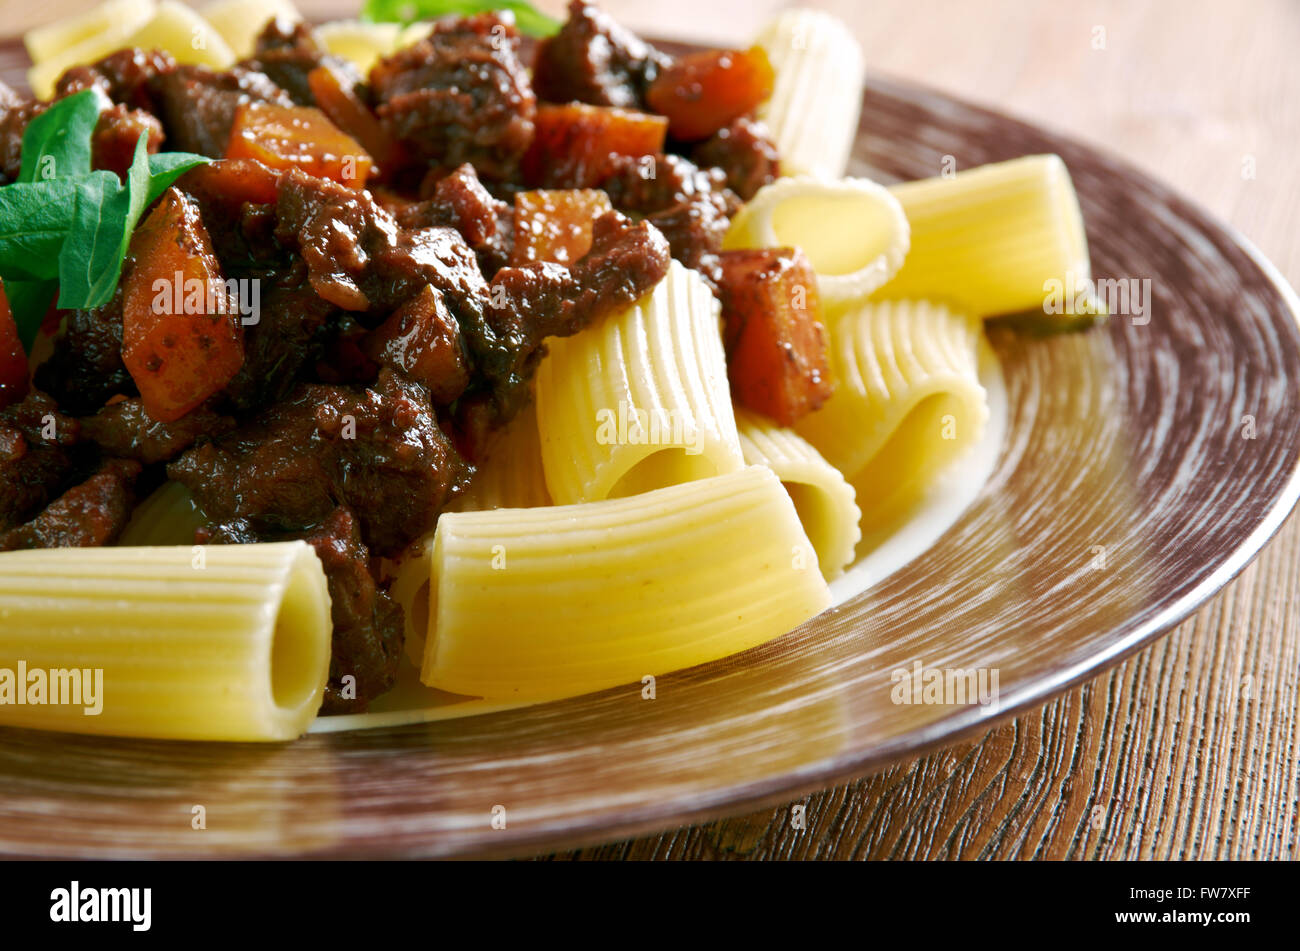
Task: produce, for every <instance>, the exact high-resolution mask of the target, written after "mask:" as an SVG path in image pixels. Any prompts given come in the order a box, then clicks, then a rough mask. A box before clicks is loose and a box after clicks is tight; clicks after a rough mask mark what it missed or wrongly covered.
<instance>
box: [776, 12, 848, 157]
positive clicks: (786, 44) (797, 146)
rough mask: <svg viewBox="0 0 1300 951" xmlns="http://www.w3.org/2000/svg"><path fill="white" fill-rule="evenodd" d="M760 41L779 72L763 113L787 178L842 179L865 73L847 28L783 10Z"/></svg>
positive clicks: (815, 15)
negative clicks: (797, 176)
mask: <svg viewBox="0 0 1300 951" xmlns="http://www.w3.org/2000/svg"><path fill="white" fill-rule="evenodd" d="M755 42H756V43H757V44H758V45H759V46H761V47H762V48H763V50H764V51H765V52H766V53H767V57H768V59H769V60H771V61H772V66H773V68H774V69H775V71H776V82H775V84H774V86H773V89H772V97H771V98H770V99H769V100H768V101H767V102H765V103H764V104H763V105H761V106H760V107H759V109H758V116H759V118H760V119H762V120H763V121H764V122H766V123H767V126H768V128H769V129H770V130H771V132H772V136H773V138H774V139H775V140H776V147H777V151H778V152H779V153H780V156H781V171H782V173H783V174H787V175H819V176H823V177H826V178H839V177H840V176H841V175H843V174H844V171H845V169H846V168H848V162H849V154H850V152H851V151H852V148H853V139H854V137H855V135H856V134H857V131H858V114H859V113H860V112H861V110H862V83H863V80H864V79H865V77H866V66H865V63H864V62H863V58H862V49H861V47H859V46H858V44H857V42H856V41H855V40H854V39H853V37H852V35H851V34H850V33H849V28H848V27H847V26H845V25H844V24H843V23H842V22H840V21H839V20H837V19H835V17H833V16H831V15H830V14H828V13H823V12H821V11H820V10H800V9H794V10H786V11H785V12H783V13H782V14H781V15H780V16H778V17H777V18H776V19H775V20H773V21H772V22H771V23H769V24H768V25H767V26H766V27H764V28H763V29H762V30H761V31H760V32H759V35H758V37H757V38H756V39H755Z"/></svg>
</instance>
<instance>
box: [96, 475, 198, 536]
mask: <svg viewBox="0 0 1300 951" xmlns="http://www.w3.org/2000/svg"><path fill="white" fill-rule="evenodd" d="M202 524H203V518H202V515H201V514H200V513H199V510H198V508H196V507H195V505H194V498H193V496H191V495H190V491H189V489H187V488H185V486H183V485H181V484H180V483H179V482H164V483H163V484H162V485H160V486H159V487H158V488H157V489H155V490H154V492H153V494H152V495H150V496H149V497H148V498H147V499H145V500H144V501H143V502H141V503H140V504H139V505H137V506H136V507H135V511H134V512H132V513H131V520H130V521H129V522H127V523H126V528H124V529H123V530H122V537H121V538H119V539H118V540H117V543H118V544H119V545H189V544H192V543H193V541H194V530H195V529H197V528H198V527H199V526H200V525H202Z"/></svg>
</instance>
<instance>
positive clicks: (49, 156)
mask: <svg viewBox="0 0 1300 951" xmlns="http://www.w3.org/2000/svg"><path fill="white" fill-rule="evenodd" d="M107 102H108V100H107V99H106V98H105V96H104V94H103V93H102V92H100V91H99V90H98V89H87V90H85V91H83V92H79V93H77V94H76V95H75V96H69V97H68V98H67V99H61V100H59V101H58V102H56V103H55V104H54V105H52V106H51V107H50V108H48V109H46V110H45V111H44V112H42V113H41V114H40V115H38V116H37V117H36V118H35V119H33V120H32V121H31V122H29V123H27V128H26V130H25V131H24V132H23V158H22V170H21V171H20V172H19V174H18V181H19V182H35V181H48V180H49V179H52V178H77V177H79V176H82V175H89V174H90V155H91V135H92V134H93V133H94V131H95V125H96V124H97V123H98V122H99V114H100V113H101V112H102V111H103V110H104V106H105V105H106V104H107Z"/></svg>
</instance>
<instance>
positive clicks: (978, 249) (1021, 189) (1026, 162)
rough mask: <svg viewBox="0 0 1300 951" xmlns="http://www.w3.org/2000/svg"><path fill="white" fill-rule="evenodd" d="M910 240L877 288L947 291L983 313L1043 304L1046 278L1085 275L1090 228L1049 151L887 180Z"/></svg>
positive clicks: (883, 294) (938, 294) (890, 292)
mask: <svg viewBox="0 0 1300 951" xmlns="http://www.w3.org/2000/svg"><path fill="white" fill-rule="evenodd" d="M889 190H890V191H891V192H892V193H893V194H894V196H895V197H896V198H897V199H898V201H899V202H900V204H901V205H902V206H903V211H904V212H905V213H906V215H907V220H908V222H909V223H910V225H911V229H912V247H911V250H910V251H909V252H908V254H907V260H906V261H904V262H903V266H902V268H900V269H899V271H898V273H897V274H895V275H894V277H893V279H892V280H890V281H889V283H887V284H886V285H885V286H884V287H882V288H880V290H879V291H878V292H877V294H876V297H877V298H882V299H883V298H889V299H904V298H913V299H916V298H928V299H942V300H946V301H950V302H951V303H952V305H953V306H954V307H956V308H958V309H961V310H965V311H967V312H968V313H971V314H975V315H977V316H981V317H987V316H991V315H995V314H1010V313H1017V312H1020V311H1026V310H1041V309H1042V307H1043V304H1044V302H1045V300H1046V298H1047V296H1048V292H1049V287H1050V286H1051V285H1050V282H1053V281H1060V282H1066V283H1069V282H1073V283H1074V284H1075V285H1076V286H1077V285H1079V284H1083V283H1085V282H1087V281H1089V280H1090V278H1091V275H1092V267H1091V264H1090V261H1089V258H1088V236H1087V234H1086V232H1085V231H1084V226H1083V215H1082V214H1081V213H1080V211H1079V199H1078V197H1077V196H1076V195H1075V192H1074V184H1073V183H1072V182H1071V180H1070V172H1069V170H1068V169H1067V168H1066V167H1065V163H1064V162H1063V161H1061V159H1060V157H1059V156H1056V155H1030V156H1026V157H1025V158H1019V159H1012V160H1011V161H1009V162H998V163H997V164H994V165H981V166H980V167H978V168H972V169H969V170H966V171H962V172H957V173H956V174H955V175H953V176H952V177H950V178H943V177H939V178H927V179H923V180H921V181H916V182H903V183H902V184H899V185H893V186H891V187H890V189H889Z"/></svg>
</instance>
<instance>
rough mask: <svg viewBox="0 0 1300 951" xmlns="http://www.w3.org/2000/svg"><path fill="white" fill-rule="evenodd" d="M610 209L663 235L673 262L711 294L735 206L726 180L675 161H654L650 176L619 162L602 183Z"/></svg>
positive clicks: (736, 202)
mask: <svg viewBox="0 0 1300 951" xmlns="http://www.w3.org/2000/svg"><path fill="white" fill-rule="evenodd" d="M603 186H604V188H605V190H606V191H607V192H608V193H609V196H610V200H611V201H613V203H614V207H616V208H619V209H621V210H623V211H630V212H634V213H636V214H641V215H645V218H646V220H647V221H649V222H651V223H653V224H654V225H655V227H657V228H658V229H659V230H660V231H662V232H663V235H664V237H665V238H667V239H668V244H669V246H670V247H671V248H672V254H673V257H674V258H676V259H677V260H678V261H681V262H682V263H683V264H685V265H686V266H687V267H689V268H694V269H695V270H697V271H699V272H700V274H701V275H703V276H704V278H705V280H706V281H708V282H709V283H710V284H711V285H713V286H714V287H715V288H716V286H717V282H718V278H719V276H720V269H719V264H718V260H717V256H718V252H719V251H720V250H721V248H722V239H723V237H724V236H725V235H726V233H727V228H728V227H729V226H730V223H731V216H732V215H734V214H735V213H736V212H737V211H738V210H739V208H740V201H739V199H738V198H737V197H736V195H735V194H734V193H733V192H732V191H731V190H730V189H729V188H727V186H726V176H725V174H724V173H723V172H722V171H721V170H719V169H716V168H710V169H701V168H699V167H698V166H696V165H695V164H694V163H693V162H690V161H688V160H687V159H684V158H681V157H679V156H676V155H661V156H658V157H657V158H656V160H655V165H654V169H653V174H652V175H647V174H646V170H645V167H644V166H643V165H642V164H641V163H640V162H637V161H635V160H631V159H620V160H618V161H617V162H616V167H615V171H614V173H613V174H612V175H611V176H610V177H609V178H608V179H606V180H605V182H604V183H603Z"/></svg>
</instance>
